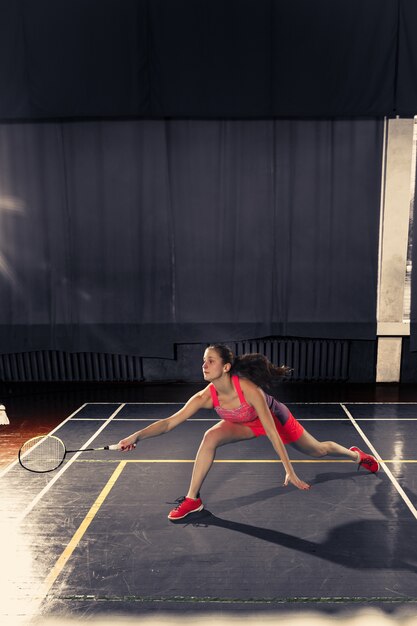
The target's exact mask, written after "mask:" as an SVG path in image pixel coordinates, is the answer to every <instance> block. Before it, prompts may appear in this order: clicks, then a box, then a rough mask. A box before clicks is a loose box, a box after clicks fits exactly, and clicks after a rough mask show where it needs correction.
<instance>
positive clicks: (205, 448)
mask: <svg viewBox="0 0 417 626" xmlns="http://www.w3.org/2000/svg"><path fill="white" fill-rule="evenodd" d="M253 437H254V434H253V433H252V431H251V429H250V428H248V427H247V426H241V425H240V424H232V423H230V422H219V423H218V424H216V425H215V426H213V427H212V428H210V429H209V430H208V431H207V432H206V433H205V435H204V437H203V439H202V441H201V444H200V447H199V449H198V452H197V455H196V458H195V461H194V467H193V473H192V476H191V482H190V487H189V489H188V493H187V495H186V497H185V498H180V500H179V501H178V502H179V504H178V506H177V507H176V508H175V509H173V510H172V511H171V512H170V513H169V515H168V517H169V519H171V520H176V519H182V518H183V517H185V516H186V515H188V514H189V513H195V512H197V511H201V509H202V508H203V504H202V502H201V499H200V489H201V486H202V484H203V482H204V480H205V478H206V476H207V474H208V473H209V471H210V468H211V466H212V465H213V461H214V458H215V456H216V450H217V448H219V447H220V446H224V445H225V444H227V443H236V442H237V441H243V440H245V439H253Z"/></svg>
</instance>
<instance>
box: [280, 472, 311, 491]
mask: <svg viewBox="0 0 417 626" xmlns="http://www.w3.org/2000/svg"><path fill="white" fill-rule="evenodd" d="M288 483H291V484H292V485H294V487H297V489H301V490H302V491H306V490H307V489H310V486H311V485H309V484H308V483H305V482H304V481H303V480H301V478H298V476H297V474H296V473H295V472H292V473H291V474H288V472H287V473H286V475H285V480H284V487H287V486H288Z"/></svg>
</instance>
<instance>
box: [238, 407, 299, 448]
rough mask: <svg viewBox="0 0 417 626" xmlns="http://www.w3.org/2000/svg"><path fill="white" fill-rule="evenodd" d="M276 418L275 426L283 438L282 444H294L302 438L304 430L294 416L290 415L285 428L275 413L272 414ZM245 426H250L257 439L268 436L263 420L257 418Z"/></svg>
mask: <svg viewBox="0 0 417 626" xmlns="http://www.w3.org/2000/svg"><path fill="white" fill-rule="evenodd" d="M271 415H272V417H273V418H274V422H275V426H276V427H277V431H278V434H279V436H280V437H281V440H282V443H293V442H294V441H297V439H299V438H300V437H301V435H302V434H303V432H304V428H303V427H302V426H301V424H300V422H297V420H296V419H295V417H294V415H293V414H292V413H290V416H289V418H288V420H287V421H286V422H285V424H284V426H282V424H281V422H280V421H279V419H278V418H277V417H275V415H274V414H273V413H271ZM244 425H245V426H249V428H250V429H251V431H252V432H253V434H254V435H255V437H260V436H261V435H266V432H265V429H264V427H263V425H262V422H261V420H260V419H259V417H257V418H256V419H255V420H253V421H252V422H246V424H244Z"/></svg>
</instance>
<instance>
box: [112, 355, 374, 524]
mask: <svg viewBox="0 0 417 626" xmlns="http://www.w3.org/2000/svg"><path fill="white" fill-rule="evenodd" d="M287 371H288V370H287V368H286V367H281V368H279V367H276V366H274V365H272V363H271V362H270V361H269V360H268V359H267V358H266V357H264V356H262V355H260V354H246V355H243V356H241V357H236V358H234V356H233V353H232V352H231V350H230V349H229V348H228V347H227V346H225V345H223V344H214V345H211V346H209V347H208V348H207V350H206V351H205V353H204V359H203V377H204V380H205V381H207V382H208V383H209V385H208V386H207V387H206V388H205V389H203V390H202V391H200V392H198V393H196V394H195V395H194V396H192V397H191V398H190V399H189V400H188V402H187V403H186V404H185V405H184V406H183V407H182V408H181V409H180V410H179V411H178V412H177V413H174V414H173V415H171V416H170V417H167V418H165V419H162V420H159V421H157V422H155V423H154V424H151V425H150V426H147V427H146V428H143V429H142V430H138V431H137V432H135V433H133V434H132V435H130V437H126V438H125V439H122V440H121V441H120V442H119V447H120V448H121V449H122V450H125V451H127V450H132V449H133V448H135V447H136V444H137V442H138V441H142V440H143V439H148V438H149V437H157V436H158V435H163V434H165V433H167V432H169V431H170V430H172V429H173V428H175V427H176V426H179V425H180V424H181V423H182V422H185V420H187V419H188V418H189V417H191V416H192V415H194V414H195V413H197V411H199V410H200V409H213V408H214V409H215V411H216V412H217V414H218V415H219V417H220V421H219V422H218V423H217V424H216V425H215V426H213V427H212V428H210V429H209V430H208V431H207V432H206V433H205V435H204V437H203V440H202V442H201V444H200V447H199V450H198V452H197V456H196V458H195V462H194V468H193V473H192V477H191V483H190V487H189V490H188V493H187V495H186V496H185V497H183V498H180V499H179V500H178V502H179V504H178V506H177V507H176V508H175V509H173V510H172V511H171V512H170V513H169V515H168V518H169V519H171V520H179V519H182V518H184V517H185V516H186V515H189V514H190V513H195V512H197V511H201V509H203V503H202V501H201V499H200V488H201V486H202V484H203V482H204V479H205V478H206V476H207V474H208V472H209V470H210V468H211V466H212V464H213V461H214V457H215V455H216V450H217V448H218V447H220V446H223V445H225V444H226V443H235V442H237V441H243V440H246V439H253V438H254V437H259V436H260V435H266V436H267V437H268V438H269V439H270V441H271V443H272V446H273V447H274V449H275V451H276V453H277V454H278V456H279V458H280V459H281V461H282V464H283V466H284V470H285V479H284V485H285V486H286V485H288V483H292V484H293V485H294V486H295V487H297V488H298V489H302V490H305V489H309V488H310V486H309V485H308V484H307V483H305V482H304V481H303V480H301V479H300V478H299V477H298V476H297V474H296V473H295V471H294V468H293V466H292V464H291V461H290V459H289V457H288V454H287V451H286V449H285V445H284V444H291V445H292V446H293V447H294V448H295V449H296V450H299V451H300V452H303V453H304V454H307V455H309V456H312V457H315V458H317V457H324V456H327V455H332V456H342V457H346V458H348V459H351V460H352V461H355V462H356V463H359V465H362V466H363V467H365V468H366V469H367V470H369V471H370V472H373V473H375V472H377V471H378V469H379V464H378V462H377V460H376V459H375V458H374V457H373V456H371V455H370V454H365V453H364V452H362V451H361V450H359V448H356V447H352V448H350V449H349V450H348V449H347V448H344V447H343V446H341V445H339V444H338V443H335V442H333V441H317V440H316V439H315V438H314V437H313V436H312V435H310V433H308V432H307V431H306V430H305V429H304V428H303V427H302V426H301V424H300V423H299V422H297V420H296V419H295V418H294V416H293V415H292V414H291V413H290V411H289V409H288V408H287V407H286V406H285V405H284V404H282V403H281V402H278V401H277V400H275V398H273V397H272V396H270V395H268V394H267V393H265V392H264V391H263V389H262V387H269V385H270V384H271V382H272V381H273V379H274V378H276V377H279V376H282V375H283V374H285V373H286V372H287Z"/></svg>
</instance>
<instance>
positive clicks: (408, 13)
mask: <svg viewBox="0 0 417 626" xmlns="http://www.w3.org/2000/svg"><path fill="white" fill-rule="evenodd" d="M416 33H417V2H415V0H401V2H400V13H399V36H398V72H397V85H396V87H397V93H396V111H397V114H398V115H401V116H402V117H414V115H417V36H416Z"/></svg>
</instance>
